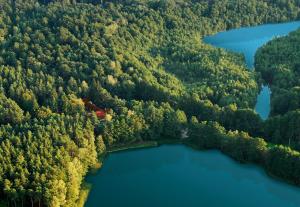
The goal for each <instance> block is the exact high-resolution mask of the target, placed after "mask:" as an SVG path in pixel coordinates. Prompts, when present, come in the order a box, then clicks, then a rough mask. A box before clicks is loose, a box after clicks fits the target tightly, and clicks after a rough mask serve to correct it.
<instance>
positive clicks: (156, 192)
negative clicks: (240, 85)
mask: <svg viewBox="0 0 300 207" xmlns="http://www.w3.org/2000/svg"><path fill="white" fill-rule="evenodd" d="M299 26H300V22H292V23H287V24H276V25H264V26H258V27H251V28H242V29H237V30H231V31H228V32H221V33H218V34H216V35H214V36H210V37H207V38H205V41H206V42H207V43H210V44H212V45H215V46H217V47H223V48H226V49H229V50H232V51H236V52H241V53H243V54H244V55H245V58H246V63H247V65H248V67H249V69H252V68H253V65H254V54H255V52H256V50H257V48H259V47H260V46H262V45H263V44H265V43H266V42H267V41H269V40H271V39H272V38H274V37H275V36H283V35H286V34H287V33H289V32H290V31H293V30H296V29H297V28H298V27H299ZM256 111H257V112H258V113H259V114H260V116H261V117H262V118H263V119H266V118H267V117H268V115H269V112H270V89H269V88H268V87H267V86H263V87H262V91H261V93H260V94H259V96H258V100H257V105H256ZM86 181H87V182H88V183H91V184H92V189H91V192H90V195H89V197H88V200H87V203H86V205H85V207H100V206H101V207H185V206H186V207H299V206H300V188H297V187H294V186H291V185H288V184H286V183H282V182H279V181H277V180H274V179H272V178H270V177H269V176H267V175H266V174H265V172H264V171H263V170H262V169H261V168H258V167H256V166H253V165H241V164H239V163H237V162H234V161H233V160H232V159H230V158H228V157H226V156H224V155H222V154H221V153H220V152H218V151H195V150H193V149H191V148H188V147H186V146H179V145H172V146H161V147H158V148H151V149H142V150H134V151H125V152H118V153H112V154H110V155H109V156H108V158H107V159H106V160H105V162H104V166H103V167H102V169H101V170H100V171H98V172H97V173H96V174H95V175H90V176H88V177H87V179H86Z"/></svg>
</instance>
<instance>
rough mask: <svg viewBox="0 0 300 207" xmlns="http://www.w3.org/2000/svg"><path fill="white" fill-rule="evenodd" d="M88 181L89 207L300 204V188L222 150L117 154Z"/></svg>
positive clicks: (172, 148)
mask: <svg viewBox="0 0 300 207" xmlns="http://www.w3.org/2000/svg"><path fill="white" fill-rule="evenodd" d="M87 182H89V183H92V184H93V186H92V189H91V192H90V195H89V198H88V200H87V203H86V207H98V206H104V207H154V206H155V207H169V206H170V207H183V206H187V207H201V206H204V207H220V206H230V207H241V206H243V207H258V206H272V207H296V206H297V207H299V206H300V188H297V187H294V186H291V185H288V184H286V183H282V182H279V181H277V180H274V179H272V178H270V177H269V176H267V175H266V173H265V172H264V171H263V170H262V169H261V168H258V167H256V166H253V165H241V164H239V163H237V162H235V161H233V160H232V159H230V158H228V157H227V156H224V155H223V154H221V153H220V152H218V151H197V150H194V149H192V148H189V147H186V146H183V145H163V146H161V147H157V148H149V149H141V150H133V151H124V152H118V153H112V154H110V155H109V156H108V158H107V159H106V160H105V163H104V165H103V168H102V169H101V170H100V171H99V172H98V173H96V174H95V175H92V176H88V178H87Z"/></svg>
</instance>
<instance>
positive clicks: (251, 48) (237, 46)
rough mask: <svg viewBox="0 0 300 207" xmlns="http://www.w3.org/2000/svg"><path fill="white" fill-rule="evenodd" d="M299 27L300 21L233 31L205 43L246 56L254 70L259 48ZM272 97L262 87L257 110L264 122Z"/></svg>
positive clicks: (222, 33) (249, 65) (216, 35)
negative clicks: (255, 57)
mask: <svg viewBox="0 0 300 207" xmlns="http://www.w3.org/2000/svg"><path fill="white" fill-rule="evenodd" d="M299 27H300V21H297V22H289V23H283V24H266V25H261V26H256V27H246V28H240V29H233V30H229V31H225V32H219V33H217V34H215V35H212V36H209V37H205V38H204V42H206V43H208V44H211V45H213V46H216V47H220V48H225V49H227V50H231V51H234V52H239V53H242V54H244V56H245V59H246V64H247V66H248V68H249V69H250V70H252V69H253V66H254V56H255V53H256V51H257V49H258V48H260V47H261V46H263V45H264V44H266V43H267V42H268V41H270V40H272V39H273V38H275V37H280V36H285V35H287V34H288V33H290V32H291V31H295V30H297V29H298V28H299ZM270 96H271V90H270V88H269V87H268V86H262V90H261V92H260V94H259V95H258V97H257V103H256V106H255V110H256V112H257V113H258V114H259V115H260V116H261V118H262V119H264V120H265V119H267V118H268V116H269V114H270Z"/></svg>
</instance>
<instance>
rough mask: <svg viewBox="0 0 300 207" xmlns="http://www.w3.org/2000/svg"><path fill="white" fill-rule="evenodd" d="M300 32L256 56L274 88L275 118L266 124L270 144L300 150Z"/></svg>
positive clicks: (273, 112)
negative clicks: (279, 144) (283, 145)
mask: <svg viewBox="0 0 300 207" xmlns="http://www.w3.org/2000/svg"><path fill="white" fill-rule="evenodd" d="M299 46H300V29H299V30H297V31H295V32H292V33H290V34H289V35H288V36H286V37H281V38H277V39H275V40H273V41H271V42H269V43H268V44H267V45H265V46H264V47H262V48H261V49H260V50H259V51H258V53H257V55H256V69H257V71H259V72H260V73H261V74H262V77H263V79H264V80H265V82H267V83H268V84H270V86H271V88H272V96H271V98H272V104H271V106H272V111H271V112H272V117H271V119H269V120H268V121H267V122H266V123H265V130H264V131H265V136H266V137H267V138H268V140H269V141H272V142H274V143H281V144H285V145H289V146H291V147H293V148H296V149H298V150H299V149H300V133H299V123H300V122H299V121H300V82H299V80H300V47H299Z"/></svg>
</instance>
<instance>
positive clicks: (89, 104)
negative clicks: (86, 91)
mask: <svg viewBox="0 0 300 207" xmlns="http://www.w3.org/2000/svg"><path fill="white" fill-rule="evenodd" d="M82 101H83V103H84V106H85V108H86V109H88V110H90V111H94V112H95V113H96V116H97V117H98V118H99V119H105V118H106V114H107V110H106V109H102V108H99V107H98V106H96V105H95V104H93V103H92V102H91V101H90V100H89V99H87V98H83V99H82Z"/></svg>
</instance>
